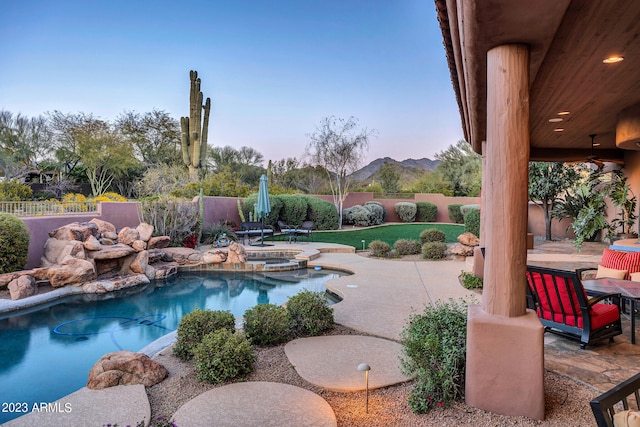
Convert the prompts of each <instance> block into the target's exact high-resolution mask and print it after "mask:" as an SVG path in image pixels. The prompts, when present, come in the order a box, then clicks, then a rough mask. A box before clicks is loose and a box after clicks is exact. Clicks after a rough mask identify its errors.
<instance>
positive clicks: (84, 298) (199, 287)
mask: <svg viewBox="0 0 640 427" xmlns="http://www.w3.org/2000/svg"><path fill="white" fill-rule="evenodd" d="M341 275H343V273H340V272H337V271H330V270H322V271H314V270H310V269H303V270H294V271H287V272H273V273H263V274H249V273H242V274H240V273H238V274H234V273H217V272H207V273H189V274H180V275H178V276H177V277H175V278H173V279H170V280H167V281H163V282H157V283H152V284H151V285H147V286H142V287H136V288H132V289H127V290H123V291H118V292H112V293H109V294H103V295H75V296H70V297H65V298H63V299H59V300H56V301H53V302H51V303H49V304H43V305H41V306H38V307H36V308H33V309H29V310H25V311H20V312H18V313H13V314H4V315H0V343H1V344H0V384H1V385H2V387H0V404H1V405H2V407H0V423H3V422H6V421H8V420H10V419H13V418H16V417H18V416H20V415H23V414H22V413H16V412H12V411H8V410H7V409H9V408H16V405H11V404H20V405H22V404H23V403H26V405H22V406H21V407H28V408H31V407H32V406H33V404H34V403H41V402H45V403H49V402H53V401H55V400H57V399H60V398H61V397H63V396H65V395H67V394H69V393H72V392H74V391H76V390H78V389H79V388H81V387H84V386H85V385H86V382H87V376H88V373H89V370H90V369H91V367H92V366H93V365H94V364H95V362H96V361H97V360H98V359H99V358H100V357H102V355H104V354H105V353H110V352H113V351H119V350H131V351H138V350H140V349H142V348H143V347H145V346H146V345H148V344H150V343H151V342H153V341H155V340H157V339H158V338H160V337H162V336H163V335H166V334H167V333H169V332H171V331H173V330H175V329H176V328H177V327H178V323H179V322H180V319H181V318H182V316H184V315H185V314H187V313H189V312H191V311H193V310H195V309H197V308H200V309H205V308H206V309H211V310H229V311H231V312H232V313H233V314H234V315H235V316H236V318H241V317H242V315H243V314H244V312H245V311H246V310H247V309H248V308H251V307H253V306H255V305H257V304H265V303H271V304H276V305H280V304H282V303H284V302H286V301H287V300H288V299H289V297H290V296H292V295H295V294H297V293H298V292H300V291H301V290H303V289H308V290H310V291H315V292H324V291H325V289H326V288H325V282H326V281H327V280H328V279H330V278H333V277H338V276H341Z"/></svg>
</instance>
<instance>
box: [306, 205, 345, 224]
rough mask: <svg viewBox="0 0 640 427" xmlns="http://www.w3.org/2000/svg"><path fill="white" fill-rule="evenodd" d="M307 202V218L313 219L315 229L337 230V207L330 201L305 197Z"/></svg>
mask: <svg viewBox="0 0 640 427" xmlns="http://www.w3.org/2000/svg"><path fill="white" fill-rule="evenodd" d="M307 202H308V204H309V219H310V220H311V221H313V223H314V226H315V229H316V230H337V229H338V209H336V207H335V205H334V204H333V203H331V202H327V201H326V200H322V199H318V198H317V197H307Z"/></svg>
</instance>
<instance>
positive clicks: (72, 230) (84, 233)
mask: <svg viewBox="0 0 640 427" xmlns="http://www.w3.org/2000/svg"><path fill="white" fill-rule="evenodd" d="M97 234H98V226H97V225H96V224H94V223H92V222H83V223H80V222H72V223H71V224H67V225H64V226H62V227H60V228H56V229H55V230H52V231H50V232H49V237H52V238H54V239H58V240H77V241H79V242H84V241H85V240H87V238H88V237H89V236H95V235H97Z"/></svg>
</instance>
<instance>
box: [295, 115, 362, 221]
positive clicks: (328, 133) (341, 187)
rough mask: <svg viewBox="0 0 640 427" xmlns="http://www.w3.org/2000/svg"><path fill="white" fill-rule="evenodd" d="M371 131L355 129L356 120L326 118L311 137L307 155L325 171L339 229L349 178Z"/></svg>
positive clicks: (358, 165) (353, 118) (356, 125)
mask: <svg viewBox="0 0 640 427" xmlns="http://www.w3.org/2000/svg"><path fill="white" fill-rule="evenodd" d="M372 132H374V131H370V130H367V129H366V128H365V129H360V128H359V127H358V119H356V118H355V117H349V119H347V120H345V119H340V118H336V117H335V116H331V117H325V118H324V119H322V121H321V122H320V126H318V127H316V131H315V132H314V133H313V134H311V136H310V141H309V144H308V145H307V150H306V151H307V156H308V157H309V158H310V160H311V162H312V163H313V164H315V165H317V166H321V167H322V168H323V169H325V170H326V172H327V176H328V178H329V186H330V188H331V194H332V196H333V203H334V205H335V206H336V209H338V228H342V208H343V205H344V199H345V198H346V197H347V193H348V191H349V185H350V183H351V180H350V178H349V175H351V174H352V173H353V172H355V171H356V170H357V169H358V168H359V167H360V165H361V163H362V161H363V159H364V155H365V152H366V150H367V149H368V148H369V137H370V136H371V134H372Z"/></svg>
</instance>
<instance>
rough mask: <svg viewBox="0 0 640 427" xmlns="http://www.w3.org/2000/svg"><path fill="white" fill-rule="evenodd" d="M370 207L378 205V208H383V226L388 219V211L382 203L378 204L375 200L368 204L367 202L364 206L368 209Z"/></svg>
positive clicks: (381, 221)
mask: <svg viewBox="0 0 640 427" xmlns="http://www.w3.org/2000/svg"><path fill="white" fill-rule="evenodd" d="M369 205H376V206H380V207H381V208H382V219H381V220H380V224H382V223H383V222H384V220H385V219H386V218H387V209H386V208H385V207H384V205H383V204H382V203H380V202H376V201H374V200H370V201H368V202H365V204H364V206H365V207H367V206H369Z"/></svg>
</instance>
